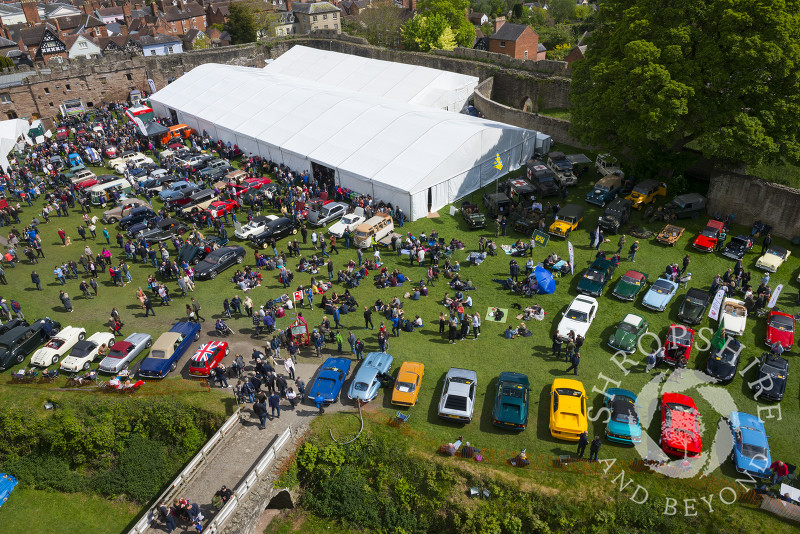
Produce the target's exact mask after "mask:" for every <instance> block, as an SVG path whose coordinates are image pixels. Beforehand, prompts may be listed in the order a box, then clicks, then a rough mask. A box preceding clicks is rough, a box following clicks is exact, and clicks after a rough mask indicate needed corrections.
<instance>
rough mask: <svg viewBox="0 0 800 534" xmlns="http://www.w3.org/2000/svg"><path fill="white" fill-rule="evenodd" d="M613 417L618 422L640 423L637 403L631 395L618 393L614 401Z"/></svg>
mask: <svg viewBox="0 0 800 534" xmlns="http://www.w3.org/2000/svg"><path fill="white" fill-rule="evenodd" d="M612 414H613V415H612V419H613V420H614V421H617V422H618V423H627V424H630V425H635V424H638V423H639V418H638V416H637V415H636V404H635V403H634V402H633V399H631V398H630V397H623V396H620V395H617V396H615V397H614V401H613V403H612Z"/></svg>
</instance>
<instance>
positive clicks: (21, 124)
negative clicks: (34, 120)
mask: <svg viewBox="0 0 800 534" xmlns="http://www.w3.org/2000/svg"><path fill="white" fill-rule="evenodd" d="M29 129H30V126H29V125H28V121H25V120H22V119H11V120H7V121H0V167H2V168H3V172H8V167H9V165H10V164H9V162H8V154H9V152H11V151H12V150H14V146H15V145H16V144H17V141H18V140H19V139H20V138H21V137H23V136H25V135H27V133H28V130H29Z"/></svg>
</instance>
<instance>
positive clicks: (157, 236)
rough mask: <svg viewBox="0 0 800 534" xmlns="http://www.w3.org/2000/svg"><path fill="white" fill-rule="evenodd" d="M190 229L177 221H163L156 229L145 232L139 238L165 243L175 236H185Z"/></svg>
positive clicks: (159, 222) (168, 219)
mask: <svg viewBox="0 0 800 534" xmlns="http://www.w3.org/2000/svg"><path fill="white" fill-rule="evenodd" d="M188 229H189V227H188V226H186V225H185V224H183V223H182V222H178V221H176V220H175V219H171V218H166V219H161V220H160V221H158V222H157V223H156V224H155V227H154V228H151V229H149V230H143V231H142V232H141V233H140V234H139V235H138V236H137V237H138V238H139V239H142V238H144V239H146V240H147V241H150V242H157V241H165V240H167V239H170V238H171V237H172V236H173V235H183V233H184V232H186V230H188Z"/></svg>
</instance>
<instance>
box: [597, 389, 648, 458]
mask: <svg viewBox="0 0 800 534" xmlns="http://www.w3.org/2000/svg"><path fill="white" fill-rule="evenodd" d="M603 405H604V406H605V407H606V408H608V409H609V410H610V411H611V416H610V417H609V418H608V423H606V438H608V440H609V441H616V442H617V443H624V444H626V445H633V444H634V443H639V442H640V441H642V424H641V423H640V422H639V413H638V406H637V405H636V395H635V394H634V393H633V392H632V391H628V390H627V389H619V388H610V389H607V390H606V392H605V395H603Z"/></svg>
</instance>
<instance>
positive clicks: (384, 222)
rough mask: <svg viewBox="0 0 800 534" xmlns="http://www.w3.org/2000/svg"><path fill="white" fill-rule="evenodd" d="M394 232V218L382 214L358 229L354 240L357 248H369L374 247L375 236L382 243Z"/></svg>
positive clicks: (360, 225)
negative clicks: (373, 239) (373, 238)
mask: <svg viewBox="0 0 800 534" xmlns="http://www.w3.org/2000/svg"><path fill="white" fill-rule="evenodd" d="M392 232H394V221H393V220H392V216H391V215H389V214H388V213H384V212H380V213H378V214H376V215H375V216H374V217H372V218H371V219H369V220H367V221H366V222H363V223H361V224H359V225H358V226H357V227H356V231H355V235H354V236H353V240H354V242H355V245H356V247H358V248H367V247H369V246H371V245H372V237H373V236H374V237H375V241H380V240H381V239H383V238H384V237H386V236H387V235H389V234H391V233H392Z"/></svg>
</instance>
